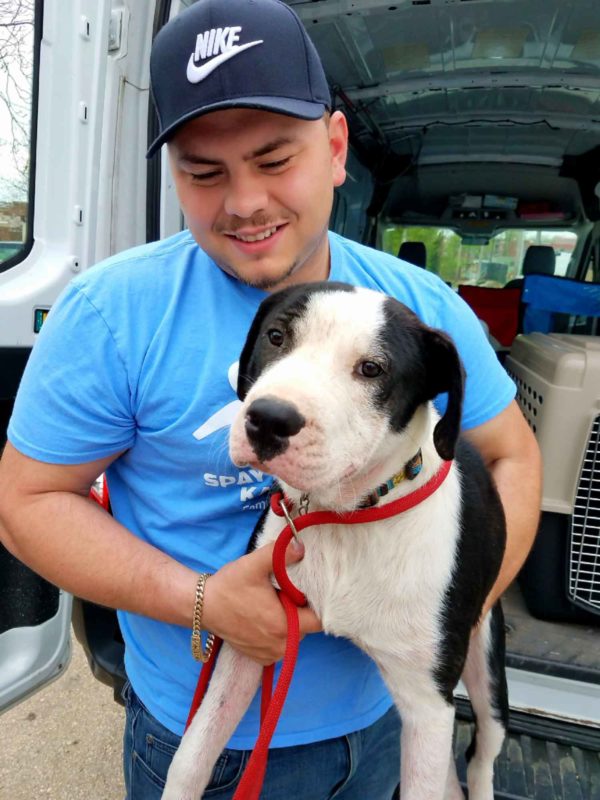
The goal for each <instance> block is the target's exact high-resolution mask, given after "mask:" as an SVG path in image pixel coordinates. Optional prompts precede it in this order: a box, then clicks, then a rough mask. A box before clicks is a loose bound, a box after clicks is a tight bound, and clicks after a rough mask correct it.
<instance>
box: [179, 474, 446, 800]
mask: <svg viewBox="0 0 600 800" xmlns="http://www.w3.org/2000/svg"><path fill="white" fill-rule="evenodd" d="M451 466H452V462H451V461H443V462H442V465H441V467H440V468H439V470H438V471H437V472H436V474H435V475H434V476H433V477H432V478H430V479H429V480H428V481H427V483H424V484H423V486H421V487H420V488H418V489H416V490H415V491H414V492H411V493H410V494H407V495H405V496H404V497H400V498H398V500H393V501H392V502H391V503H386V504H385V505H382V506H372V507H371V508H359V509H356V510H354V511H348V512H346V513H344V514H337V513H335V512H334V511H313V512H311V513H309V514H303V515H302V516H299V517H297V518H296V519H295V520H294V525H295V527H296V530H297V531H298V533H299V532H300V531H302V530H304V529H305V528H309V527H310V526H312V525H347V524H351V523H352V524H359V523H364V522H376V521H377V520H382V519H388V518H389V517H394V516H396V515H397V514H401V513H402V512H403V511H408V510H409V509H411V508H414V507H415V506H417V505H419V503H422V502H423V500H426V499H427V498H428V497H429V496H430V495H432V494H433V493H434V492H435V491H436V489H438V487H439V486H441V484H442V483H443V482H444V480H445V479H446V476H447V475H448V472H449V471H450V467H451ZM282 502H283V495H282V494H280V493H278V494H274V495H272V496H271V509H272V511H273V512H274V513H275V514H277V515H278V516H280V517H282V516H284V513H283V511H282V508H281V503H282ZM293 536H294V532H293V530H292V528H291V526H290V525H289V524H288V525H286V526H285V528H284V529H283V530H282V531H281V533H280V534H279V536H278V537H277V540H276V542H275V547H274V549H273V574H274V576H275V578H276V580H277V583H278V584H279V586H280V587H281V591H280V592H278V595H279V600H280V601H281V604H282V605H283V608H284V610H285V613H286V617H287V625H288V633H287V642H286V647H285V655H284V657H283V664H282V667H281V673H280V675H279V680H278V681H277V685H276V687H275V691H274V693H273V695H272V696H271V691H272V685H273V671H274V665H272V664H271V665H270V666H269V667H265V668H264V670H263V680H262V696H261V712H260V720H261V725H260V731H259V734H258V738H257V740H256V745H255V746H254V750H253V751H252V755H251V756H250V759H249V761H248V764H247V766H246V769H245V771H244V774H243V776H242V779H241V781H240V783H239V785H238V787H237V790H236V792H235V794H234V796H233V800H258V798H259V796H260V791H261V789H262V785H263V781H264V777H265V771H266V768H267V757H268V754H269V744H270V743H271V739H272V738H273V734H274V732H275V728H276V726H277V722H278V721H279V717H280V715H281V711H282V709H283V704H284V703H285V698H286V697H287V693H288V689H289V686H290V683H291V680H292V675H293V674H294V668H295V666H296V660H297V658H298V647H299V644H300V626H299V621H298V611H297V608H298V607H299V606H305V605H306V597H305V595H304V594H303V593H302V592H301V591H300V590H299V589H298V588H297V587H296V586H294V584H293V583H292V582H291V580H290V579H289V577H288V575H287V572H286V568H285V551H286V549H287V546H288V544H289V543H290V541H291V539H292V537H293ZM220 646H221V640H220V639H216V640H215V646H214V649H213V652H212V655H211V657H210V659H209V661H208V662H207V663H206V664H205V665H204V666H203V668H202V671H201V673H200V678H199V680H198V685H197V687H196V691H195V693H194V699H193V700H192V705H191V708H190V713H189V716H188V720H187V723H186V726H185V729H186V731H187V729H188V728H189V726H190V725H191V723H192V720H193V718H194V715H195V713H196V711H197V710H198V708H199V706H200V703H201V702H202V699H203V697H204V694H205V692H206V688H207V686H208V682H209V680H210V676H211V674H212V670H213V667H214V664H215V661H216V658H217V653H218V651H219V647H220Z"/></svg>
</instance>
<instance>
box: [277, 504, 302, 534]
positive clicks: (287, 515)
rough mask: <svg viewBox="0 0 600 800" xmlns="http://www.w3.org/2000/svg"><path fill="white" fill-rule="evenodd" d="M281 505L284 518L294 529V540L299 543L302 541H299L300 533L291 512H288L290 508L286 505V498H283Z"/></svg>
mask: <svg viewBox="0 0 600 800" xmlns="http://www.w3.org/2000/svg"><path fill="white" fill-rule="evenodd" d="M279 505H280V506H281V510H282V511H283V516H284V517H285V518H286V521H287V524H288V525H289V526H290V528H291V529H292V533H293V534H294V539H296V541H297V542H298V541H300V540H299V539H298V531H297V529H296V526H295V525H294V520H293V519H292V518H291V516H290V512H289V511H288V507H287V505H286V502H285V498H283V497H282V498H281V502H280V504H279Z"/></svg>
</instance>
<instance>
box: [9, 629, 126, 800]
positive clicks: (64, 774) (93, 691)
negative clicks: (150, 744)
mask: <svg viewBox="0 0 600 800" xmlns="http://www.w3.org/2000/svg"><path fill="white" fill-rule="evenodd" d="M124 716H125V714H124V709H123V708H122V706H120V705H117V703H115V702H114V700H113V694H112V690H111V689H109V688H108V687H107V686H104V685H103V684H101V683H99V682H98V681H97V680H96V679H95V678H94V677H93V676H92V673H91V672H90V669H89V667H88V664H87V661H86V658H85V655H84V653H83V650H82V649H81V646H80V645H79V643H78V642H77V641H76V640H75V638H74V637H73V657H72V660H71V663H70V664H69V667H68V668H67V670H66V672H65V673H64V674H63V675H62V676H61V677H60V678H59V679H58V680H56V681H54V683H52V684H50V685H49V686H47V687H46V688H44V689H42V690H41V691H40V692H38V693H37V694H34V695H33V696H32V697H30V698H29V699H28V700H26V701H25V702H23V703H21V704H20V705H18V706H16V707H15V708H13V709H11V710H10V711H8V712H6V713H5V714H3V715H2V716H1V717H0V799H1V800H32V798H35V799H36V800H123V797H124V796H125V792H124V789H123V777H122V767H121V749H122V748H121V743H122V738H123V720H124Z"/></svg>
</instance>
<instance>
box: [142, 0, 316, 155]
mask: <svg viewBox="0 0 600 800" xmlns="http://www.w3.org/2000/svg"><path fill="white" fill-rule="evenodd" d="M150 84H151V89H152V97H153V100H154V105H155V107H156V112H157V114H158V121H159V124H160V134H159V135H158V137H157V138H156V139H155V140H154V141H153V142H152V144H151V146H150V149H149V150H148V153H147V155H148V157H149V156H151V155H153V154H154V153H155V152H156V151H157V150H158V148H159V147H160V146H161V145H162V144H164V142H166V141H168V139H169V138H170V137H171V136H172V135H173V133H174V132H175V130H176V129H177V128H178V127H179V126H180V125H182V124H183V123H184V122H187V121H188V120H190V119H193V118H194V117H199V116H200V115H202V114H207V113H209V112H210V111H217V110H219V109H223V108H260V109H264V110H265V111H274V112H276V113H278V114H287V115H288V116H292V117H300V118H301V119H319V118H320V117H322V116H323V114H324V113H325V110H326V109H328V108H330V106H331V96H330V93H329V87H328V85H327V79H326V77H325V72H324V71H323V66H322V64H321V61H320V59H319V56H318V55H317V51H316V49H315V47H314V45H313V43H312V42H311V41H310V39H309V38H308V34H307V33H306V31H305V29H304V27H303V26H302V23H301V22H300V20H299V19H298V17H297V16H296V14H295V13H294V12H293V11H292V9H291V8H290V7H289V6H288V5H286V4H285V3H283V2H281V0H198V1H197V2H196V3H194V4H193V5H191V6H190V7H189V8H187V9H186V10H185V11H183V12H182V13H181V14H178V15H177V16H176V17H174V18H173V19H172V20H171V21H170V22H168V23H167V25H165V27H164V28H162V30H161V31H160V32H159V33H158V35H157V37H156V39H155V40H154V44H153V45H152V55H151V58H150Z"/></svg>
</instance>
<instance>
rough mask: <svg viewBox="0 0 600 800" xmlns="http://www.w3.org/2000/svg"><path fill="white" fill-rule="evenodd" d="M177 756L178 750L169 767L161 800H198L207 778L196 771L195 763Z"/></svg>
mask: <svg viewBox="0 0 600 800" xmlns="http://www.w3.org/2000/svg"><path fill="white" fill-rule="evenodd" d="M178 756H179V752H178V753H176V754H175V758H174V759H173V761H172V762H171V766H170V767H169V772H168V774H167V782H166V784H165V788H164V789H163V793H162V798H161V800H200V798H201V797H202V793H203V791H204V787H205V785H206V784H207V783H208V779H206V780H204V776H203V775H202V774H199V773H198V769H197V765H195V764H194V763H193V762H191V765H190V763H189V762H188V763H186V760H185V759H184V758H182V757H181V756H180V757H179V758H178Z"/></svg>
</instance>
